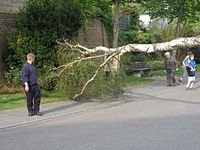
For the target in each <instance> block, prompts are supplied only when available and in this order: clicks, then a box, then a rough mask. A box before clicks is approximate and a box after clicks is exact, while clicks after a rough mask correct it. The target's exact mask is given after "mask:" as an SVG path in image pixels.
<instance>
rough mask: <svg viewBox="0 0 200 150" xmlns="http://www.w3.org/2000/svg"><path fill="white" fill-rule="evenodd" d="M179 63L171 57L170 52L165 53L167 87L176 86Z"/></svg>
mask: <svg viewBox="0 0 200 150" xmlns="http://www.w3.org/2000/svg"><path fill="white" fill-rule="evenodd" d="M176 67H177V63H176V60H175V59H174V58H172V57H171V56H170V53H169V52H166V53H165V69H166V76H167V86H172V85H174V86H175V83H176V79H175V72H176Z"/></svg>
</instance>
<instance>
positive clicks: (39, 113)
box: [35, 111, 43, 116]
mask: <svg viewBox="0 0 200 150" xmlns="http://www.w3.org/2000/svg"><path fill="white" fill-rule="evenodd" d="M35 115H37V116H42V115H43V114H42V113H41V112H40V111H38V112H35Z"/></svg>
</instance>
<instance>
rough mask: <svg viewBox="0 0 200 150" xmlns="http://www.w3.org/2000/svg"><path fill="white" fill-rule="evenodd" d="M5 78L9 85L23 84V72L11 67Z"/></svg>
mask: <svg viewBox="0 0 200 150" xmlns="http://www.w3.org/2000/svg"><path fill="white" fill-rule="evenodd" d="M5 78H6V81H7V83H8V84H13V85H20V84H21V70H20V69H18V68H13V67H11V68H10V69H9V70H8V71H6V72H5Z"/></svg>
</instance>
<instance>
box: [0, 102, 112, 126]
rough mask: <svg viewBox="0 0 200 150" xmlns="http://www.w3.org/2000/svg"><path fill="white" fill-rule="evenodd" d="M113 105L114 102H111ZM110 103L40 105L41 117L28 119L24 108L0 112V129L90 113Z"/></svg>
mask: <svg viewBox="0 0 200 150" xmlns="http://www.w3.org/2000/svg"><path fill="white" fill-rule="evenodd" d="M112 103H114V102H112ZM109 104H111V103H103V104H100V103H99V102H95V101H91V102H79V101H66V102H57V103H51V104H43V105H41V112H42V113H43V116H32V117H28V115H27V110H26V107H24V108H18V109H10V110H5V111H0V129H7V128H12V127H16V126H21V125H26V124H30V123H33V122H39V121H44V120H50V119H54V118H58V117H62V116H67V115H72V114H77V113H82V112H87V111H92V110H95V109H98V108H103V107H105V106H108V105H109Z"/></svg>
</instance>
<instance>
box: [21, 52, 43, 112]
mask: <svg viewBox="0 0 200 150" xmlns="http://www.w3.org/2000/svg"><path fill="white" fill-rule="evenodd" d="M34 60H35V55H34V54H32V53H29V54H28V55H27V62H26V63H25V64H24V65H23V68H22V85H23V86H24V90H25V92H26V98H27V109H28V116H33V115H37V116H42V113H41V112H40V99H41V94H40V88H39V85H38V80H37V74H36V70H35V67H34V66H33V62H34Z"/></svg>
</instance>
